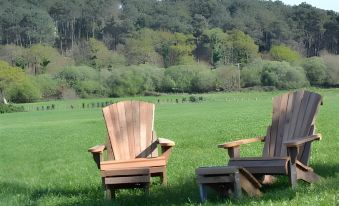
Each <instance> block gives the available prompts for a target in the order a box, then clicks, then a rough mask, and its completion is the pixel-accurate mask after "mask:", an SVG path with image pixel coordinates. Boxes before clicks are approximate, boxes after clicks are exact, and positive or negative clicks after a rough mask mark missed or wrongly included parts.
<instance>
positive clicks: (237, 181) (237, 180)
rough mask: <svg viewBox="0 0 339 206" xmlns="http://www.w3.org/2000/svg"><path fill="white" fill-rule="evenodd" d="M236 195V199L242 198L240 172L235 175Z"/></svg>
mask: <svg viewBox="0 0 339 206" xmlns="http://www.w3.org/2000/svg"><path fill="white" fill-rule="evenodd" d="M233 184H234V187H233V188H234V194H235V197H236V198H241V196H242V192H241V184H240V173H239V171H236V172H235V173H234V183H233Z"/></svg>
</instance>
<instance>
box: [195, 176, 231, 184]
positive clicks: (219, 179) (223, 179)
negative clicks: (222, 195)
mask: <svg viewBox="0 0 339 206" xmlns="http://www.w3.org/2000/svg"><path fill="white" fill-rule="evenodd" d="M196 180H197V183H198V184H209V183H210V184H212V183H229V182H234V177H233V176H213V177H206V176H197V178H196Z"/></svg>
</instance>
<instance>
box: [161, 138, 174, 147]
mask: <svg viewBox="0 0 339 206" xmlns="http://www.w3.org/2000/svg"><path fill="white" fill-rule="evenodd" d="M158 144H159V145H160V146H164V147H173V146H174V145H175V142H173V141H171V140H169V139H165V138H158Z"/></svg>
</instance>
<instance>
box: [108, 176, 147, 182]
mask: <svg viewBox="0 0 339 206" xmlns="http://www.w3.org/2000/svg"><path fill="white" fill-rule="evenodd" d="M149 182H150V177H149V176H131V177H106V178H105V184H126V183H149Z"/></svg>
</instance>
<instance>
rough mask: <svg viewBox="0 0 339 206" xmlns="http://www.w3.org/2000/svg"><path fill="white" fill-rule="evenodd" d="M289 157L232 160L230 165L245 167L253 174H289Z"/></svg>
mask: <svg viewBox="0 0 339 206" xmlns="http://www.w3.org/2000/svg"><path fill="white" fill-rule="evenodd" d="M288 161H289V157H244V158H231V159H230V161H229V163H228V165H229V166H237V167H244V168H246V170H248V171H249V172H250V173H252V174H288Z"/></svg>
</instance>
